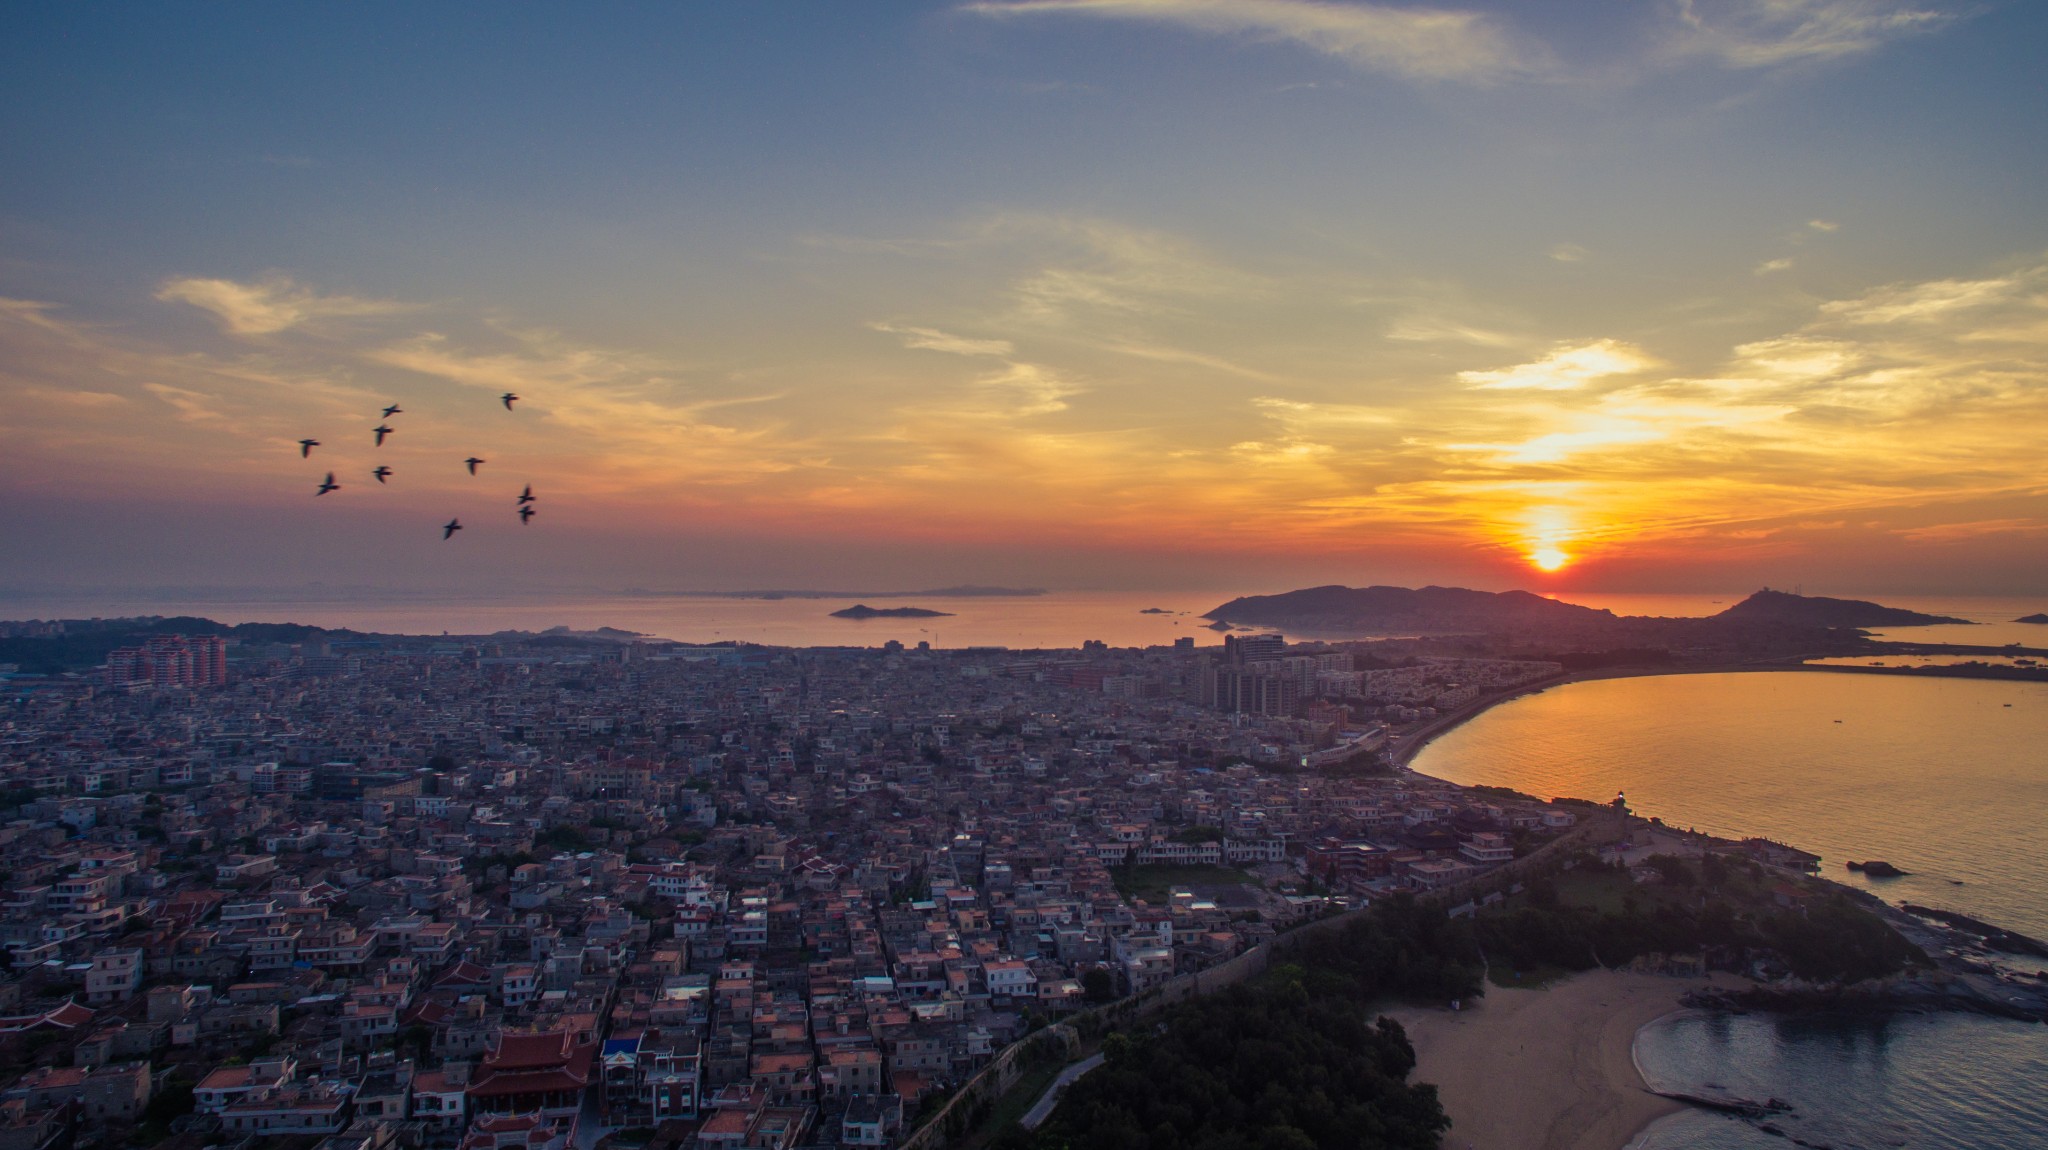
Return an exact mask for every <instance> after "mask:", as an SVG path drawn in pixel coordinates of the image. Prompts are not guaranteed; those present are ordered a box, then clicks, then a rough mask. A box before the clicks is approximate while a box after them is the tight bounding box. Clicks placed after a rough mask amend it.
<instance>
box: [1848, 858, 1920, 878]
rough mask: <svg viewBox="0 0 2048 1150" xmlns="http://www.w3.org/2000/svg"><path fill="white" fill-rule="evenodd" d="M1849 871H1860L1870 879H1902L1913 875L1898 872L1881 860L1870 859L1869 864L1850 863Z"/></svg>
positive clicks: (1909, 872)
mask: <svg viewBox="0 0 2048 1150" xmlns="http://www.w3.org/2000/svg"><path fill="white" fill-rule="evenodd" d="M1849 869H1850V870H1853V871H1862V872H1863V873H1864V874H1867V875H1869V876H1870V877H1871V878H1904V877H1906V876H1907V875H1909V874H1912V873H1913V872H1912V871H1904V870H1900V869H1899V868H1897V867H1895V866H1893V865H1892V864H1890V863H1888V862H1886V861H1884V860H1883V859H1871V860H1870V861H1869V862H1852V863H1850V864H1849Z"/></svg>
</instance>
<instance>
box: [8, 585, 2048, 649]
mask: <svg viewBox="0 0 2048 1150" xmlns="http://www.w3.org/2000/svg"><path fill="white" fill-rule="evenodd" d="M1277 590H1284V588H1251V589H1247V590H1244V591H1241V592H1240V591H1228V592H1226V591H1052V592H1048V593H1046V594H1043V595H1029V596H987V597H973V598H932V597H925V598H901V599H878V600H875V601H874V602H872V603H871V604H870V606H875V607H905V606H915V607H925V608H929V609H931V610H935V611H946V612H949V613H950V615H949V616H948V617H946V618H939V619H867V620H858V621H856V620H849V619H834V618H832V612H833V611H836V610H838V609H840V608H842V607H848V606H851V605H853V603H854V602H856V601H857V600H858V597H857V596H854V597H847V598H843V599H727V598H710V597H701V598H700V597H694V596H652V595H566V594H553V595H518V594H494V595H476V594H461V595H454V594H447V595H436V594H421V593H410V594H405V593H379V592H373V591H369V590H365V589H360V588H355V589H340V588H336V589H319V588H313V589H307V588H297V589H292V590H288V591H278V592H273V593H267V594H255V593H250V592H242V593H234V592H220V593H212V594H195V593H192V592H185V591H177V590H168V591H163V592H156V593H143V592H106V591H92V592H78V593H72V594H23V593H9V592H7V591H5V590H4V589H0V619H52V618H90V617H92V616H108V617H111V616H121V615H201V616H205V617H207V618H210V619H217V620H220V621H221V622H224V623H252V622H254V623H286V622H289V623H306V624H310V625H313V626H319V627H350V628H355V629H357V630H364V631H383V632H387V633H404V634H426V635H432V634H439V633H441V632H444V631H446V632H452V633H454V634H458V635H461V634H487V633H489V632H492V631H499V630H524V631H543V630H546V629H547V628H549V627H557V626H566V627H573V628H577V629H579V630H581V629H589V628H595V627H622V628H625V629H626V630H629V631H640V632H644V633H646V634H649V635H655V636H658V637H661V638H664V639H675V640H679V641H683V642H711V641H715V640H722V639H737V640H743V641H746V642H752V643H768V644H773V645H777V646H789V647H820V646H840V645H849V646H868V647H879V646H881V645H882V644H883V643H885V642H887V641H889V640H891V639H895V640H898V641H900V642H903V643H909V644H915V643H917V642H920V641H925V642H930V643H931V644H932V645H933V646H935V647H970V646H1000V647H1017V648H1029V647H1043V648H1060V647H1078V646H1080V645H1081V644H1082V643H1083V642H1084V641H1086V640H1089V639H1100V640H1102V641H1103V642H1105V643H1108V644H1110V645H1111V646H1113V647H1144V646H1151V645H1155V644H1168V643H1171V642H1173V640H1174V639H1176V638H1178V637H1180V636H1183V635H1193V636H1194V637H1195V642H1196V644H1197V645H1200V646H1205V647H1206V646H1212V645H1215V644H1218V643H1221V642H1222V641H1223V637H1222V635H1221V634H1220V633H1219V632H1216V631H1211V630H1209V629H1207V626H1206V625H1207V623H1208V620H1206V619H1203V618H1201V617H1200V615H1201V613H1202V612H1204V611H1208V610H1211V609H1213V608H1215V607H1217V606H1218V605H1220V604H1222V603H1225V602H1228V601H1229V600H1231V599H1233V598H1235V597H1236V596H1237V595H1239V594H1265V593H1270V592H1273V591H1277ZM1557 597H1558V598H1560V599H1564V600H1565V601H1567V602H1571V603H1578V604H1582V605H1584V606H1588V607H1600V608H1606V609H1607V610H1610V611H1614V612H1615V613H1617V614H1623V615H1665V616H1697V615H1711V614H1713V613H1715V612H1717V611H1722V610H1725V609H1727V607H1728V606H1729V605H1730V604H1733V603H1736V602H1739V601H1740V600H1741V599H1742V596H1741V595H1739V594H1728V595H1722V596H1705V595H1601V594H1583V595H1581V594H1574V593H1567V594H1561V595H1559V596H1557ZM1877 598H1882V599H1883V601H1884V602H1886V603H1890V604H1894V605H1897V606H1901V607H1908V608H1912V609H1914V610H1919V611H1927V612H1931V613H1935V614H1942V615H1951V616H1955V617H1958V618H1967V619H1974V620H1980V621H1981V622H1982V623H1983V624H1984V625H1982V626H1970V627H1959V626H1949V627H1920V628H1908V629H1904V630H1900V631H1898V632H1897V633H1896V634H1895V635H1893V636H1892V637H1896V638H1902V639H1918V640H1920V641H1923V642H1943V643H1971V644H1978V645H1987V644H1989V645H2003V644H2005V643H2012V642H2027V643H2030V644H2034V645H2040V646H2048V627H2030V626H2027V625H2024V624H2012V623H2010V620H2012V619H2014V618H2017V617H2018V616H2020V615H2026V614H2031V613H2033V612H2035V611H2043V610H2048V598H2043V599H2040V600H2028V599H1914V598H1904V599H1901V598H1895V597H1877ZM1147 608H1159V609H1161V610H1162V611H1165V612H1166V614H1145V613H1144V612H1145V611H1146V609H1147ZM1329 637H1332V638H1336V637H1341V636H1329Z"/></svg>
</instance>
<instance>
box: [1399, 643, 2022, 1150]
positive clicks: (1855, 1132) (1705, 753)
mask: <svg viewBox="0 0 2048 1150" xmlns="http://www.w3.org/2000/svg"><path fill="white" fill-rule="evenodd" d="M1959 629H1960V628H1959ZM1838 720H1839V721H1838ZM1415 767H1416V769H1417V770H1419V771H1422V772H1424V773H1426V774H1431V775H1436V776H1439V777H1442V778H1447V779H1452V780H1454V781H1456V782H1460V783H1489V784H1495V785H1501V786H1509V787H1514V788H1517V789H1519V790H1524V791H1528V792H1531V793H1534V794H1538V795H1542V796H1545V797H1549V796H1554V795H1577V796H1583V797H1587V798H1595V799H1605V798H1610V797H1612V796H1613V795H1614V793H1615V792H1616V791H1626V792H1627V794H1628V797H1629V803H1630V805H1631V806H1632V807H1634V808H1635V809H1636V810H1637V811H1639V812H1641V813H1643V814H1650V815H1658V816H1661V817H1663V818H1664V819H1665V821H1667V822H1669V823H1672V824H1674V825H1677V826H1691V827H1698V828H1700V829H1702V830H1708V831H1712V832H1714V833H1716V834H1721V835H1752V834H1761V835H1767V836H1769V837H1771V838H1775V839H1779V840H1782V841H1786V842H1790V843H1793V844H1794V845H1797V846H1800V847H1803V848H1805V849H1807V850H1811V851H1815V852H1818V853H1819V854H1821V855H1822V857H1823V858H1824V860H1825V862H1824V863H1823V868H1824V871H1823V873H1825V874H1826V875H1827V877H1829V878H1832V879H1836V880H1842V881H1851V882H1855V883H1857V884H1859V885H1863V886H1865V887H1867V888H1869V889H1871V890H1874V891H1876V892H1878V893H1879V894H1881V895H1882V896H1883V897H1885V898H1886V899H1889V900H1891V901H1894V902H1896V901H1899V900H1901V899H1909V900H1911V901H1914V902H1921V903H1931V904H1934V905H1938V906H1944V907H1950V908H1953V909H1956V910H1961V911H1964V912H1966V913H1970V914H1974V915H1978V916H1980V917H1982V918H1985V919H1988V920H1990V921H1993V922H1996V923H1999V924H2001V925H2004V926H2008V927H2010V928H2012V929H2015V930H2019V931H2023V932H2025V933H2028V934H2032V935H2035V936H2037V937H2043V936H2048V686H2043V685H2040V684H2023V683H2001V682H1988V681H1971V680H1914V679H1894V678H1887V677H1880V676H1870V675H1852V674H1838V673H1837V674H1831V673H1826V672H1789V673H1771V674H1733V675H1671V676H1657V677H1649V678H1637V679H1609V680H1596V681H1593V682H1586V683H1574V684H1570V685H1567V686H1563V687H1554V688H1551V689H1550V690H1548V691H1544V692H1542V693H1540V694H1536V695H1530V696H1526V697H1524V698H1521V699H1517V700H1514V701H1512V702H1509V703H1507V704H1504V705H1502V706H1499V707H1496V708H1494V709H1492V710H1491V711H1488V712H1486V713H1484V714H1482V715H1479V716H1478V717H1476V718H1475V719H1473V720H1472V721H1471V722H1469V723H1467V724H1465V725H1464V726H1463V727H1460V728H1458V729H1456V730H1454V731H1452V732H1450V733H1449V734H1447V735H1445V736H1444V737H1443V738H1441V739H1439V740H1438V741H1437V742H1435V743H1434V744H1432V745H1431V746H1429V747H1428V748H1426V749H1425V750H1424V751H1423V752H1422V754H1421V755H1419V756H1418V757H1417V759H1416V762H1415ZM1867 858H1882V859H1885V860H1887V861H1889V862H1892V863H1894V864H1895V865H1897V866H1899V867H1902V868H1904V869H1905V870H1908V871H1911V872H1914V873H1913V875H1912V876H1911V877H1908V878H1903V879H1894V880H1865V879H1863V878H1861V876H1857V875H1852V874H1851V873H1849V872H1847V871H1845V870H1844V869H1843V865H1842V864H1843V863H1844V862H1845V861H1847V860H1849V859H1867ZM1957 883H1960V884H1961V885H1956V884H1957ZM1636 1054H1637V1060H1638V1062H1639V1063H1640V1064H1641V1065H1642V1067H1643V1069H1644V1072H1645V1075H1646V1076H1647V1077H1648V1078H1649V1079H1650V1080H1651V1081H1652V1082H1653V1083H1655V1084H1657V1085H1660V1086H1665V1087H1668V1088H1673V1089H1686V1090H1692V1091H1704V1090H1711V1089H1713V1088H1715V1087H1720V1088H1723V1089H1725V1090H1726V1091H1727V1092H1729V1093H1733V1094H1737V1095H1741V1096H1745V1097H1752V1098H1765V1097H1770V1096H1773V1095H1775V1096H1777V1097H1780V1098H1783V1099H1785V1100H1787V1101H1789V1102H1791V1103H1793V1104H1794V1106H1795V1107H1796V1108H1797V1109H1796V1112H1797V1113H1798V1114H1799V1117H1798V1118H1797V1119H1788V1120H1786V1121H1784V1122H1780V1123H1778V1125H1780V1126H1781V1127H1783V1128H1784V1129H1785V1131H1786V1132H1787V1133H1788V1134H1790V1135H1793V1136H1795V1137H1798V1138H1801V1139H1804V1140H1805V1141H1806V1142H1808V1143H1810V1144H1813V1145H1825V1146H1832V1147H1835V1148H1836V1150H1847V1148H1848V1147H1887V1146H1914V1147H1957V1148H1961V1147H1981V1148H1987V1150H2005V1148H2012V1150H2017V1148H2019V1147H2033V1148H2039V1147H2044V1146H2048V1027H2043V1026H2039V1025H2033V1024H2027V1023H2016V1022H2006V1021H2001V1020H1993V1019H1984V1018H1976V1017H1971V1016H1963V1015H1935V1016H1903V1017H1897V1018H1892V1019H1889V1020H1871V1019H1845V1018H1774V1017H1771V1016H1768V1015H1746V1016H1739V1017H1736V1016H1728V1015H1719V1014H1704V1015H1702V1014H1684V1015H1678V1016H1674V1017H1673V1018H1670V1019H1666V1020H1664V1021H1662V1022H1659V1023H1657V1024H1654V1025H1652V1026H1650V1027H1647V1028H1645V1030H1644V1031H1643V1033H1642V1034H1641V1035H1640V1036H1639V1038H1638V1040H1637V1045H1636ZM1786 1144H1787V1142H1786V1140H1785V1139H1782V1138H1777V1137H1773V1136H1771V1135H1769V1134H1766V1133H1763V1132H1761V1131H1759V1130H1756V1129H1755V1128H1753V1127H1752V1126H1750V1125H1748V1124H1746V1123H1742V1122H1737V1121H1732V1120H1729V1119H1726V1118H1721V1117H1717V1116H1713V1115H1709V1114H1705V1113H1686V1114H1680V1115H1675V1116H1673V1117H1672V1118H1670V1119H1667V1120H1665V1121H1664V1122H1661V1123H1659V1124H1657V1125H1656V1126H1655V1127H1653V1128H1652V1129H1651V1130H1650V1131H1649V1132H1647V1133H1646V1135H1645V1138H1644V1140H1643V1141H1642V1142H1641V1143H1640V1145H1641V1147H1642V1148H1643V1150H1679V1148H1681V1147H1683V1148H1688V1150H1747V1148H1750V1147H1760V1146H1784V1145H1786Z"/></svg>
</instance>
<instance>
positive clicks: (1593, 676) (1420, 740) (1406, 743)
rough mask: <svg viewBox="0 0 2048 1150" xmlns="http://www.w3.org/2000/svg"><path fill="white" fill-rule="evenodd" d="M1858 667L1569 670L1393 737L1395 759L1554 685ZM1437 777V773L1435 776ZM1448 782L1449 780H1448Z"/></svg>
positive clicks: (1401, 763)
mask: <svg viewBox="0 0 2048 1150" xmlns="http://www.w3.org/2000/svg"><path fill="white" fill-rule="evenodd" d="M1858 669H1859V668H1854V667H1815V666H1810V665H1808V664H1805V663H1714V664H1710V665H1707V666H1699V667H1683V666H1675V667H1602V668H1599V669H1596V670H1591V671H1566V672H1564V673H1563V674H1559V675H1553V676H1551V677H1549V678H1547V679H1534V680H1531V681H1529V682H1527V683H1523V684H1522V685H1520V686H1517V687H1511V688H1509V689H1507V690H1505V691H1501V692H1499V693H1497V694H1493V695H1488V696H1486V697H1485V698H1482V699H1474V700H1472V701H1471V702H1469V703H1467V704H1465V705H1464V706H1462V707H1460V708H1458V709H1457V710H1455V711H1453V712H1451V713H1450V714H1448V715H1439V716H1437V717H1436V718H1434V719H1431V720H1430V721H1429V722H1428V723H1426V724H1424V725H1423V726H1421V727H1418V728H1417V729H1415V730H1413V731H1410V732H1408V733H1406V734H1402V735H1395V736H1391V737H1389V739H1388V742H1389V743H1392V742H1393V740H1394V739H1399V740H1400V742H1399V743H1398V744H1396V745H1394V746H1393V747H1392V752H1391V755H1392V759H1393V763H1394V765H1395V766H1396V767H1400V768H1402V769H1404V770H1405V769H1407V768H1408V764H1409V763H1410V762H1412V761H1413V760H1414V758H1415V756H1416V755H1419V754H1421V753H1422V749H1423V748H1424V747H1427V746H1428V745H1429V744H1431V743H1433V742H1435V741H1436V740H1437V738H1439V737H1440V736H1442V735H1446V734H1449V733H1450V732H1452V731H1454V730H1456V729H1458V728H1459V727H1461V726H1463V725H1464V724H1465V723H1466V722H1468V721H1470V720H1472V719H1474V718H1476V717H1478V716H1479V715H1482V714H1484V713H1486V712H1487V711H1489V710H1492V709H1493V708H1494V707H1497V706H1499V705H1500V704H1502V703H1511V702H1513V701H1514V700H1516V699H1519V698H1521V697H1522V696H1524V695H1535V694H1540V693H1542V692H1544V691H1548V690H1550V689H1551V688H1552V687H1565V686H1570V685H1571V684H1573V683H1590V682H1594V681H1595V680H1599V679H1644V678H1650V677H1652V676H1657V675H1737V674H1750V673H1752V672H1756V673H1776V672H1783V671H1842V670H1848V671H1853V670H1858ZM1431 777H1434V776H1431ZM1447 781H1448V780H1447Z"/></svg>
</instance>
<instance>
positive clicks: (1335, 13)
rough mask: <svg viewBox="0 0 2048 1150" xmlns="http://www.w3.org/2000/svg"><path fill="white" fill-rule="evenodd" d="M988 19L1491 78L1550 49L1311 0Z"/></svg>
mask: <svg viewBox="0 0 2048 1150" xmlns="http://www.w3.org/2000/svg"><path fill="white" fill-rule="evenodd" d="M961 10H962V11H966V12H973V13H976V14H979V15H982V16H990V17H997V18H1011V19H1014V18H1018V17H1031V16H1048V15H1071V16H1089V17H1095V18H1097V19H1105V20H1136V21H1146V22H1151V23H1155V24H1168V25H1173V26H1176V27H1180V28H1185V29H1189V30H1192V31H1197V32H1207V33H1210V34H1213V35H1221V36H1247V37H1250V38H1253V39H1257V40H1265V41H1279V42H1284V43H1292V44H1297V45H1300V46H1302V47H1304V48H1308V49H1309V50H1311V51H1314V52H1319V53H1321V54H1323V55H1325V56H1329V57H1332V58H1334V59H1337V60H1341V61H1343V62H1344V63H1346V64H1348V65H1350V66H1351V67H1353V68H1357V69H1359V70H1361V71H1367V72H1383V73H1387V74H1390V75H1395V76H1401V77H1405V78H1408V79H1416V80H1455V81H1463V82H1467V83H1476V84H1491V83H1498V82H1501V81H1505V80H1514V79H1522V78H1528V77H1536V76H1541V75H1544V74H1547V73H1548V72H1550V70H1551V68H1552V65H1551V61H1550V57H1549V54H1548V53H1547V52H1544V51H1543V50H1542V49H1541V48H1539V47H1536V46H1534V45H1529V44H1525V43H1521V42H1518V41H1517V40H1516V39H1515V38H1513V37H1511V36H1509V35H1508V33H1507V32H1506V31H1505V30H1503V29H1502V28H1501V27H1500V26H1499V25H1498V24H1497V23H1496V22H1495V21H1493V20H1492V19H1490V18H1489V17H1486V16H1484V15H1481V14H1479V13H1476V12H1460V11H1452V10H1448V9H1439V8H1389V7H1384V6H1381V5H1377V4H1357V3H1334V2H1317V0H983V2H979V3H970V4H965V5H963V6H962V8H961Z"/></svg>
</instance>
